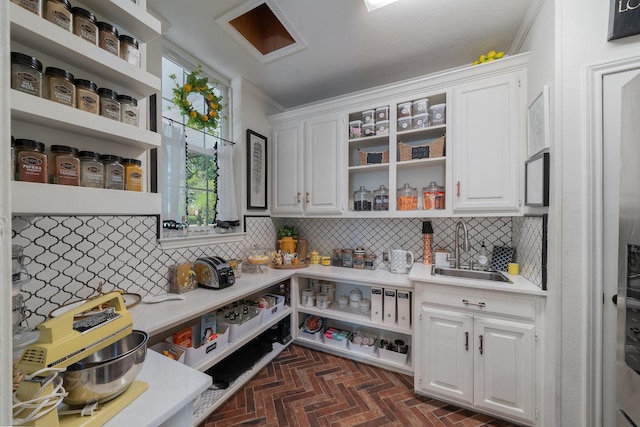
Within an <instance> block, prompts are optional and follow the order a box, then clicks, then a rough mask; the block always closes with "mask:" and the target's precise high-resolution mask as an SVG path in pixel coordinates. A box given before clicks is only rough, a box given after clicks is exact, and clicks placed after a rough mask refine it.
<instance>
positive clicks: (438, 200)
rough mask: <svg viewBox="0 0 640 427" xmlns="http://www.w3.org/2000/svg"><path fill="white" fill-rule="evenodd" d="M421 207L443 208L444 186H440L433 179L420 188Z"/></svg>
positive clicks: (428, 208)
mask: <svg viewBox="0 0 640 427" xmlns="http://www.w3.org/2000/svg"><path fill="white" fill-rule="evenodd" d="M422 209H424V210H436V209H444V187H440V186H439V185H438V184H436V182H435V181H431V182H430V183H429V185H427V186H426V187H424V188H423V189H422Z"/></svg>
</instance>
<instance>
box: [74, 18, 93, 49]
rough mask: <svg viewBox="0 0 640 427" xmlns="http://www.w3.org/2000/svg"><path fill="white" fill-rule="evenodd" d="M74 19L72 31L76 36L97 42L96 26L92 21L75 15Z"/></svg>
mask: <svg viewBox="0 0 640 427" xmlns="http://www.w3.org/2000/svg"><path fill="white" fill-rule="evenodd" d="M74 21H75V25H74V30H73V32H74V33H75V35H76V36H78V37H80V38H81V39H84V40H86V41H88V42H90V43H92V44H97V43H98V27H97V26H96V25H95V24H94V23H93V22H91V21H89V20H88V19H84V18H82V17H77V18H75V19H74Z"/></svg>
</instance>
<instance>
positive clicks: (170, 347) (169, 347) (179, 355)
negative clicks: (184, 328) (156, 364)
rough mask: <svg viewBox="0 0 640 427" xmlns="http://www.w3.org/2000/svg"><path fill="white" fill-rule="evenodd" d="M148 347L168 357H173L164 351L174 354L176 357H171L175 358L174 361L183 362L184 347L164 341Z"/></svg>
mask: <svg viewBox="0 0 640 427" xmlns="http://www.w3.org/2000/svg"><path fill="white" fill-rule="evenodd" d="M149 348H150V349H151V350H153V351H155V352H156V353H160V354H162V355H163V356H166V357H168V358H169V359H173V358H172V357H169V356H167V355H166V354H165V351H167V352H170V353H171V354H174V355H175V356H176V359H173V360H175V361H176V362H180V363H184V355H185V349H184V348H182V347H180V346H177V345H175V344H171V343H169V342H166V341H162V342H159V343H157V344H154V345H152V346H151V347H149Z"/></svg>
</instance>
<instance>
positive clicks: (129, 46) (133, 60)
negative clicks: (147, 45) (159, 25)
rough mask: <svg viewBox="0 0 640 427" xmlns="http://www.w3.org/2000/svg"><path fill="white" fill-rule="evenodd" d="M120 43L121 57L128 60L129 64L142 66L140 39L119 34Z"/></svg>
mask: <svg viewBox="0 0 640 427" xmlns="http://www.w3.org/2000/svg"><path fill="white" fill-rule="evenodd" d="M118 41H119V43H120V53H119V55H120V58H122V59H124V60H125V61H127V62H128V63H129V64H132V65H135V66H136V67H140V50H139V48H138V41H137V40H136V39H134V38H133V37H131V36H127V35H125V34H120V36H118Z"/></svg>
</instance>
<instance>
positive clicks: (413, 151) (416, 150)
mask: <svg viewBox="0 0 640 427" xmlns="http://www.w3.org/2000/svg"><path fill="white" fill-rule="evenodd" d="M444 142H445V136H444V135H442V136H441V137H440V138H438V139H434V140H433V141H431V142H428V143H426V144H422V145H410V144H405V143H404V142H400V141H398V149H399V150H400V161H401V162H404V161H407V160H414V159H427V158H428V159H431V158H434V157H442V156H444ZM427 149H428V150H427Z"/></svg>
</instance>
